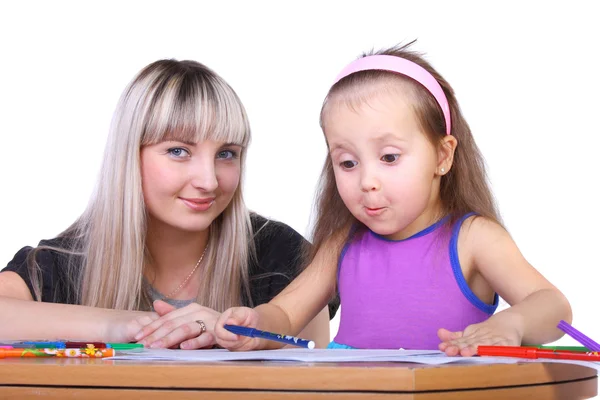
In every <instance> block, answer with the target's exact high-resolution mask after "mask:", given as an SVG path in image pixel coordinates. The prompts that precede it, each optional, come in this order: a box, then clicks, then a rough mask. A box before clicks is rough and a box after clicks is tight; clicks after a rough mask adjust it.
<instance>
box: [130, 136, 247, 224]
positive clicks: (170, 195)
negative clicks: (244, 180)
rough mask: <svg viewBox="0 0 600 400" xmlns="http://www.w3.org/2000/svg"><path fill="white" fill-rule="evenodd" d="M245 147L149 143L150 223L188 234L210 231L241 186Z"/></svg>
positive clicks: (145, 150) (144, 156)
mask: <svg viewBox="0 0 600 400" xmlns="http://www.w3.org/2000/svg"><path fill="white" fill-rule="evenodd" d="M242 150H243V149H242V147H241V146H239V145H235V144H230V143H222V142H215V141H210V140H208V141H203V142H199V143H183V142H177V141H164V142H160V143H157V144H153V145H148V146H143V147H142V149H141V168H142V188H143V193H144V201H145V204H146V210H147V211H148V215H149V218H150V222H152V223H154V224H156V223H158V224H159V225H165V226H169V227H172V228H175V229H179V230H182V231H188V232H199V231H203V230H205V229H207V228H208V227H209V226H210V224H211V223H212V222H213V221H214V219H215V218H217V217H218V216H219V215H220V214H221V213H222V212H223V210H225V208H226V207H227V206H228V205H229V203H230V202H231V199H232V198H233V194H234V193H235V191H236V189H237V187H238V185H239V182H240V155H241V152H242Z"/></svg>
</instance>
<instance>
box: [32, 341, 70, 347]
mask: <svg viewBox="0 0 600 400" xmlns="http://www.w3.org/2000/svg"><path fill="white" fill-rule="evenodd" d="M23 344H25V345H31V346H33V347H34V348H36V349H44V348H51V349H64V348H66V347H67V346H66V344H65V342H52V341H49V342H46V341H43V340H41V341H26V342H23Z"/></svg>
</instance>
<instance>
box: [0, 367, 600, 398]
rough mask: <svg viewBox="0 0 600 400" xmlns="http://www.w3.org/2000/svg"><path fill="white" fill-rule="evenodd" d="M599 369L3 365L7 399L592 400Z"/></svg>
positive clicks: (0, 378) (0, 382)
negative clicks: (506, 399) (325, 399)
mask: <svg viewBox="0 0 600 400" xmlns="http://www.w3.org/2000/svg"><path fill="white" fill-rule="evenodd" d="M597 393H598V378H597V371H596V370H595V369H591V368H587V367H583V366H579V365H569V364H554V363H547V364H537V363H536V364H528V363H523V364H495V365H444V366H425V365H417V364H402V363H339V364H334V363H328V364H320V363H319V364H316V363H315V364H310V363H307V364H302V363H291V362H287V363H286V362H225V363H204V364H198V363H185V362H168V361H158V362H156V361H155V362H148V361H147V362H143V363H142V362H140V361H116V360H115V361H110V360H100V359H58V358H23V359H16V358H13V359H0V398H1V399H17V398H18V399H28V398H40V397H42V398H44V399H59V398H60V399H72V398H85V399H109V400H110V399H118V400H123V399H128V398H136V399H144V400H154V399H165V398H166V399H171V398H173V399H175V398H178V399H203V400H206V399H239V398H245V399H266V400H271V399H309V398H310V399H321V398H324V397H326V398H328V399H423V400H424V399H434V398H435V399H463V400H469V399H505V398H511V399H532V400H533V399H586V398H591V397H593V396H595V395H596V394H597Z"/></svg>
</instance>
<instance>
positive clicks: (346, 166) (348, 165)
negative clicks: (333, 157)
mask: <svg viewBox="0 0 600 400" xmlns="http://www.w3.org/2000/svg"><path fill="white" fill-rule="evenodd" d="M356 164H358V163H357V162H356V161H342V162H341V163H340V167H342V168H344V169H352V168H354V167H355V166H356Z"/></svg>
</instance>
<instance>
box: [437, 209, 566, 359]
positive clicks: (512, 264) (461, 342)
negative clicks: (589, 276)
mask: <svg viewBox="0 0 600 400" xmlns="http://www.w3.org/2000/svg"><path fill="white" fill-rule="evenodd" d="M464 225H465V226H463V228H462V229H463V230H464V232H463V230H461V235H462V234H463V233H464V236H463V238H462V240H461V238H460V236H459V246H462V248H463V249H464V250H463V251H460V247H459V254H460V258H461V260H460V261H461V264H462V263H463V262H465V263H466V264H467V265H471V266H472V268H474V273H475V274H479V275H480V276H481V277H482V278H483V280H484V281H485V282H486V283H487V284H488V285H489V286H490V287H491V289H492V290H493V291H495V292H496V293H498V295H499V296H500V297H502V298H503V299H505V300H506V301H507V302H508V303H509V304H510V305H511V307H510V308H508V309H506V310H504V311H501V312H499V313H497V314H495V315H493V316H492V317H490V318H489V319H488V320H487V321H485V322H483V323H480V324H474V325H471V326H469V327H467V328H466V329H465V330H464V331H462V332H448V331H445V330H441V331H440V339H442V342H443V343H442V344H441V345H440V348H441V349H442V350H445V351H446V353H447V354H450V355H455V354H458V353H459V352H460V354H462V355H472V354H475V352H476V346H477V345H488V344H489V345H517V346H518V345H521V343H527V344H541V343H547V342H551V341H554V340H557V339H558V338H560V337H561V336H562V335H563V333H562V332H561V331H560V330H559V329H558V328H557V327H556V326H557V324H558V322H559V321H560V320H561V319H562V320H565V321H567V322H571V319H572V313H571V306H570V305H569V302H568V301H567V299H566V298H565V296H564V295H563V294H562V293H561V292H560V291H559V290H558V289H557V288H556V287H555V286H554V285H552V284H551V283H550V282H549V281H548V280H547V279H546V278H544V276H543V275H542V274H540V273H539V272H538V271H537V270H536V269H535V268H533V267H532V266H531V265H530V264H529V263H528V262H527V260H525V258H524V257H523V255H522V254H521V252H520V251H519V249H518V247H517V245H516V244H515V242H514V241H513V240H512V238H511V237H510V235H509V234H508V232H506V230H505V229H504V228H502V227H501V226H500V225H498V224H497V223H495V222H492V221H490V220H487V219H485V218H481V217H475V218H473V219H472V220H471V223H466V224H464Z"/></svg>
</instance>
